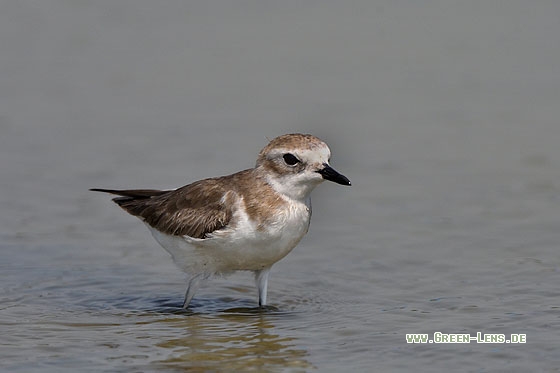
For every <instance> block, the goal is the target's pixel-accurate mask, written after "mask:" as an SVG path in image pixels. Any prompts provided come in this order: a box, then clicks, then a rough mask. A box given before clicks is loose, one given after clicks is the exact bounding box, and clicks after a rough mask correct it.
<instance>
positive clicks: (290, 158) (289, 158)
mask: <svg viewBox="0 0 560 373" xmlns="http://www.w3.org/2000/svg"><path fill="white" fill-rule="evenodd" d="M283 158H284V162H286V164H287V165H288V166H293V165H295V164H297V163H299V159H297V158H296V157H295V155H293V154H290V153H286V154H284V155H283Z"/></svg>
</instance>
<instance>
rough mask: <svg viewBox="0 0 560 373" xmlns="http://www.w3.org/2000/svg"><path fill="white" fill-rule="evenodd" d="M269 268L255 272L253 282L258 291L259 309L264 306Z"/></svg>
mask: <svg viewBox="0 0 560 373" xmlns="http://www.w3.org/2000/svg"><path fill="white" fill-rule="evenodd" d="M269 273H270V267H268V268H264V269H261V270H260V271H255V282H256V283H257V289H258V290H259V307H263V306H266V292H267V289H268V275H269Z"/></svg>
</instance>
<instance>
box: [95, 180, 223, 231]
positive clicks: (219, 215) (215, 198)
mask: <svg viewBox="0 0 560 373" xmlns="http://www.w3.org/2000/svg"><path fill="white" fill-rule="evenodd" d="M217 180H218V179H217V178H216V179H206V180H201V181H197V182H195V183H193V184H189V185H186V186H184V187H182V188H179V189H175V190H169V191H166V190H154V189H133V190H114V189H90V190H93V191H97V192H104V193H111V194H116V195H118V196H120V197H117V198H114V199H113V201H114V202H115V203H116V204H118V205H119V206H120V207H122V208H123V209H124V210H125V211H127V212H128V213H129V214H131V215H134V216H137V217H138V218H140V219H142V220H144V221H145V222H146V223H147V224H149V225H150V226H152V227H154V228H156V229H157V230H159V231H161V232H163V233H167V234H170V235H175V236H185V235H186V236H189V237H193V238H201V239H204V238H207V237H208V235H209V234H210V233H212V232H214V231H216V230H219V229H222V228H224V227H226V226H227V225H228V223H229V222H230V220H231V216H232V211H231V208H228V207H227V206H228V204H227V203H225V202H226V200H227V198H228V197H231V194H232V193H233V192H230V191H228V190H225V189H224V186H223V183H219V182H218V181H217Z"/></svg>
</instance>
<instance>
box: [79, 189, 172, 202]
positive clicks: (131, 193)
mask: <svg viewBox="0 0 560 373" xmlns="http://www.w3.org/2000/svg"><path fill="white" fill-rule="evenodd" d="M90 190H91V191H92V192H103V193H110V194H116V195H117V196H121V197H124V198H115V199H114V201H115V202H116V200H133V199H144V198H150V197H155V196H160V195H162V194H165V193H167V192H168V191H167V190H156V189H129V190H115V189H99V188H92V189H90Z"/></svg>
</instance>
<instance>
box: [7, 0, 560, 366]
mask: <svg viewBox="0 0 560 373" xmlns="http://www.w3.org/2000/svg"><path fill="white" fill-rule="evenodd" d="M559 17H560V3H558V2H554V1H534V2H529V1H513V0H512V1H507V2H506V1H503V2H500V1H468V2H467V1H431V0H429V1H400V0H399V1H344V2H342V1H338V2H337V1H269V0H265V1H200V2H192V1H158V2H156V1H146V0H135V1H132V0H130V1H81V0H80V1H78V0H74V1H62V0H59V1H56V0H40V1H38V0H37V1H27V0H21V1H2V2H0V164H1V171H0V185H1V191H2V193H1V194H0V209H1V211H2V213H1V214H0V255H1V260H0V271H1V272H0V273H1V278H2V286H1V293H0V297H1V298H0V331H1V334H2V336H3V338H2V339H3V340H2V341H1V342H0V356H1V359H0V367H2V368H4V369H5V370H7V371H21V372H29V371H38V370H40V371H52V372H59V371H63V370H68V371H77V370H79V371H89V370H91V371H138V370H142V371H156V370H158V371H204V370H207V369H209V370H223V369H234V370H245V369H249V368H252V369H255V370H263V371H308V370H312V371H313V370H315V368H317V369H318V370H319V371H321V372H323V371H341V370H343V369H344V370H349V371H371V370H372V369H373V370H380V371H407V370H409V369H412V368H414V369H417V370H420V371H432V370H443V369H446V370H448V369H451V368H457V367H460V369H462V370H465V371H496V370H508V371H515V370H517V369H518V370H519V371H527V370H541V371H543V370H544V371H547V370H548V371H554V370H555V369H557V367H558V365H559V363H560V360H559V358H558V353H557V351H558V348H559V347H560V343H559V340H558V327H559V326H560V325H559V321H558V320H559V318H558V317H559V314H560V312H559V307H560V303H559V300H558V299H559V298H558V296H559V291H558V283H559V275H558V264H559V260H558V248H559V245H560V233H559V225H560V214H559V213H558V208H559V204H560V201H559V199H558V196H559V193H560V173H559V166H560V147H559V146H558V144H559V142H560V123H559V122H558V118H560V105H559V103H560V63H559V61H560V37H559V35H560V22H559ZM288 132H306V133H313V134H315V135H316V136H319V137H321V138H322V139H324V140H325V141H327V142H328V143H329V145H330V146H331V149H332V152H333V157H332V165H333V166H334V167H335V168H336V169H337V170H339V171H340V172H342V173H344V174H346V175H347V176H348V177H349V178H350V179H351V180H352V182H353V186H352V187H351V188H343V187H341V186H338V185H333V184H328V185H327V184H324V185H321V186H320V187H319V188H318V189H317V190H316V191H315V192H314V199H313V201H314V216H313V219H312V225H311V230H310V232H309V234H308V236H307V237H306V238H305V239H304V240H303V241H302V243H301V244H300V245H299V246H298V247H297V248H296V249H295V250H294V252H292V253H291V254H290V255H289V256H288V257H286V259H284V260H283V261H281V262H280V263H278V264H277V265H276V266H275V267H274V268H273V271H272V275H271V279H270V288H269V298H270V303H271V304H272V305H274V306H275V307H276V308H277V310H276V311H270V312H266V313H259V312H255V310H254V309H252V307H254V306H255V302H256V294H255V290H254V288H253V286H252V278H251V276H249V275H244V274H241V275H236V276H233V277H231V278H229V279H218V280H216V281H214V282H212V283H211V284H209V285H208V286H207V287H206V288H205V289H203V290H202V291H201V292H200V293H199V294H198V295H197V297H196V298H195V300H194V301H193V312H191V313H183V312H180V311H179V310H178V307H179V306H180V303H181V301H182V296H183V291H184V278H183V275H182V274H181V273H180V271H179V270H177V269H176V268H175V267H174V266H173V264H172V262H171V259H170V258H169V257H168V255H167V254H166V253H165V251H164V250H163V249H161V248H159V247H157V244H156V243H155V241H153V240H152V238H151V237H150V235H149V233H148V231H147V230H146V229H145V228H144V227H143V226H142V224H141V223H140V222H138V221H137V220H135V219H133V218H131V217H129V216H127V215H126V214H125V213H124V212H122V211H120V210H119V209H118V208H117V207H116V206H114V205H113V204H112V203H111V202H110V201H109V198H107V196H102V195H98V194H94V193H91V192H88V191H87V189H88V188H90V187H109V188H136V187H138V188H142V187H148V188H175V187H179V186H181V185H184V184H187V183H189V182H192V181H195V180H198V179H201V178H205V177H211V176H218V175H224V174H228V173H232V172H235V171H237V170H241V169H244V168H248V167H252V165H253V164H254V161H255V158H256V154H257V153H258V151H259V150H260V148H262V147H263V146H264V145H266V143H267V138H273V137H275V136H277V135H280V134H283V133H288ZM436 331H440V332H444V333H470V334H472V335H475V334H476V333H477V332H483V333H505V334H506V335H507V336H509V333H526V334H527V340H528V343H527V344H525V345H506V344H495V345H483V344H475V343H474V342H473V343H471V344H465V345H442V344H440V345H408V344H406V343H405V334H406V333H429V334H433V333H434V332H436Z"/></svg>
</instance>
